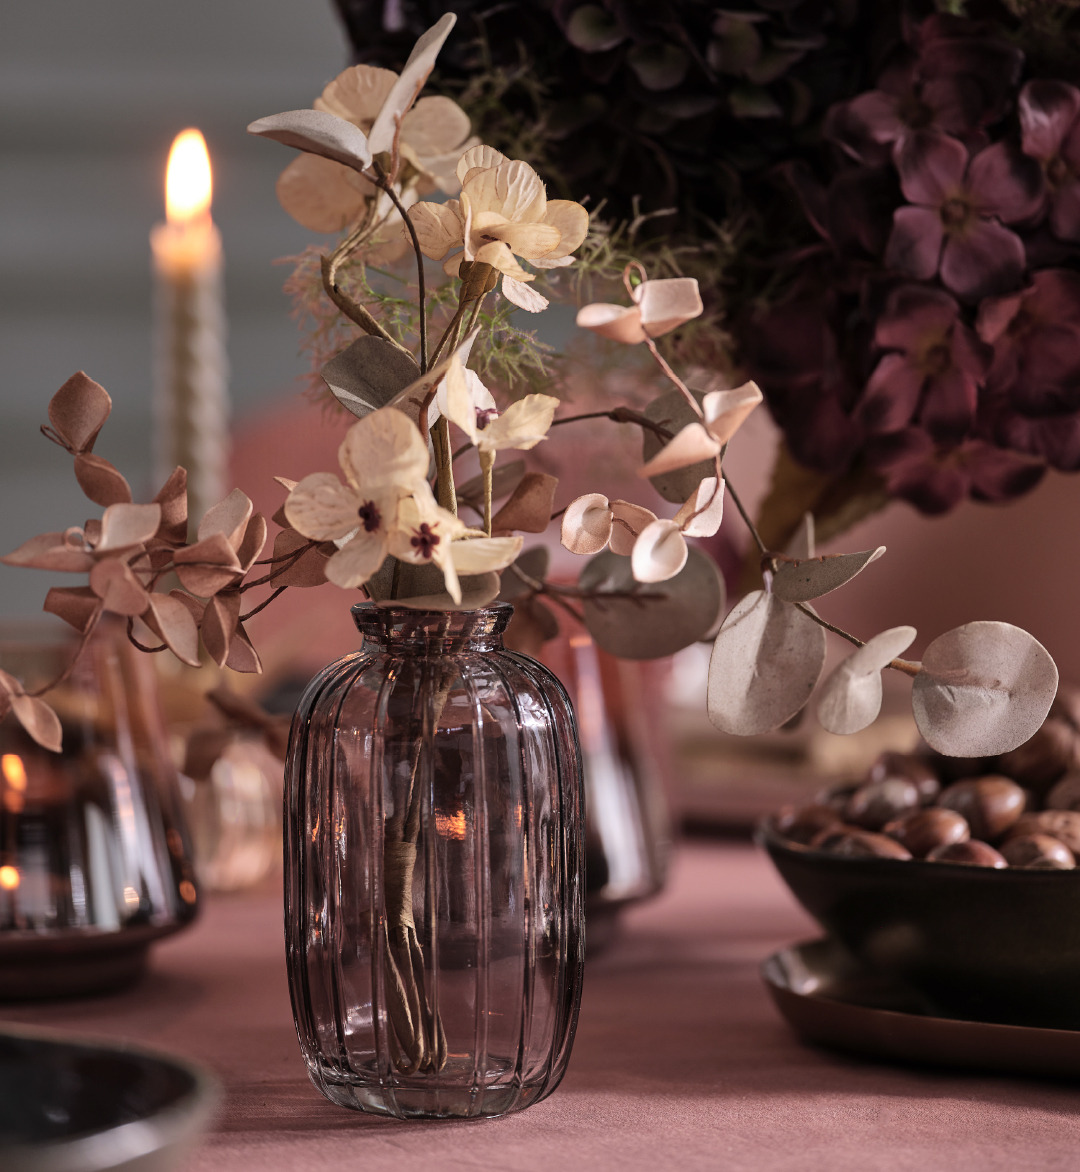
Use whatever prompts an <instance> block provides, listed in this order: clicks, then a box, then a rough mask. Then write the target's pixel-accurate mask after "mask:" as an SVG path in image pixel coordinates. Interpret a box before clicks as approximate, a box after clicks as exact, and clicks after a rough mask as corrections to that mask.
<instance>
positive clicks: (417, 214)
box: [409, 199, 465, 260]
mask: <svg viewBox="0 0 1080 1172" xmlns="http://www.w3.org/2000/svg"><path fill="white" fill-rule="evenodd" d="M409 219H410V220H411V221H412V226H413V227H414V228H415V229H416V239H417V240H418V241H419V242H420V251H421V252H422V253H423V254H424V256H430V257H431V259H432V260H442V258H443V257H444V256H446V254H447V253H448V252H449V251H450V250H451V249H452V248H460V247H461V246H462V245H463V244H464V243H465V223H464V220H463V219H462V216H461V209H460V205H459V203H458V201H457V200H456V199H448V200H447V201H446V203H429V202H427V201H424V202H422V203H418V204H414V205H413V206H412V208H410V210H409Z"/></svg>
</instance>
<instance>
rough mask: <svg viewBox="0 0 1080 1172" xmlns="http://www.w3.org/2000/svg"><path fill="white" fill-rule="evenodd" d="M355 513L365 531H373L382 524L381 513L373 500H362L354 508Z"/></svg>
mask: <svg viewBox="0 0 1080 1172" xmlns="http://www.w3.org/2000/svg"><path fill="white" fill-rule="evenodd" d="M356 515H357V516H358V517H359V518H360V520H361V521H362V522H363V524H364V532H365V533H374V532H375V530H376V529H378V528H379V526H380V525H381V524H382V513H381V512H380V511H379V506H378V505H377V504H376V503H375V502H374V501H364V503H363V504H362V505H361V506H360V508H358V509H357V510H356Z"/></svg>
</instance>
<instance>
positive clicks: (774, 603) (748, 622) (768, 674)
mask: <svg viewBox="0 0 1080 1172" xmlns="http://www.w3.org/2000/svg"><path fill="white" fill-rule="evenodd" d="M824 664H825V630H824V628H823V627H820V626H818V624H817V623H815V622H814V620H813V619H811V618H809V617H808V616H807V615H805V614H803V612H802V611H800V610H798V609H797V608H796V607H794V606H791V605H790V604H789V603H786V602H783V601H781V600H780V599H779V598H777V597H776V596H775V595H773V594H766V593H765V592H764V591H762V590H755V591H753V592H752V593H750V594H748V595H747V596H746V597H745V598H744V599H743V600H742V601H741V602H740V603H739V604H738V605H737V606H736V607H735V608H734V609H733V610H732V611H731V613H730V614H729V615H728V617H727V618H726V619H725V620H724V624H723V626H722V627H721V628H720V633H719V634H718V635H717V636H716V642H715V643H714V644H713V651H712V658H711V659H710V661H709V685H708V694H707V705H708V711H709V719H710V720H711V721H712V723H713V724H714V725H715V726H716V727H717V728H718V729H720V730H721V731H722V732H727V733H734V734H735V735H737V736H753V735H755V734H757V733H763V732H768V731H770V730H771V729H775V728H779V727H780V725H782V724H784V723H786V722H787V721H788V720H790V719H791V718H792V717H793V716H794V715H795V714H796V713H797V712H799V711H800V710H801V709H802V707H803V705H804V704H805V703H806V701H807V700H809V699H810V694H811V693H812V692H813V690H814V686H815V685H816V684H817V681H818V677H819V676H820V675H821V669H822V667H823V666H824Z"/></svg>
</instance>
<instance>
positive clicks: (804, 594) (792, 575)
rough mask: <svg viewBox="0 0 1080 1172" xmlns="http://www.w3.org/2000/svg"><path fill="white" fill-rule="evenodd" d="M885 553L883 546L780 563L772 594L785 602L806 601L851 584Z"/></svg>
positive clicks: (774, 576)
mask: <svg viewBox="0 0 1080 1172" xmlns="http://www.w3.org/2000/svg"><path fill="white" fill-rule="evenodd" d="M884 552H885V546H883V545H879V546H878V547H877V549H864V550H863V551H862V552H861V553H840V554H825V555H824V556H823V557H819V558H812V559H811V560H810V561H798V562H782V563H781V564H780V567H779V569H778V570H777V571H776V573H775V574H774V575H773V585H772V591H773V594H775V595H776V597H777V598H780V599H783V601H784V602H809V601H810V599H812V598H820V597H821V596H822V595H823V594H828V593H829V591H830V590H835V589H836V588H837V587H838V586H843V585H844V584H845V583H846V582H850V581H851V579H852V578H854V577H855V575H856V574H859V573H861V572H862V571H863V570H864V569H865V568H866V567H867V566H868V565H869V564H870V563H871V562H876V561H877V559H878V558H879V557H881V555H882V554H883V553H884Z"/></svg>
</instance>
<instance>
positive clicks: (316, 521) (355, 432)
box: [285, 408, 430, 588]
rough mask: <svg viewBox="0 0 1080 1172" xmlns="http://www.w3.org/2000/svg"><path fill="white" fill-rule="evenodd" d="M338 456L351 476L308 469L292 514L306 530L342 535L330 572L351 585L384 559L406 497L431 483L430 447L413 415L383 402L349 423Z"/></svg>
mask: <svg viewBox="0 0 1080 1172" xmlns="http://www.w3.org/2000/svg"><path fill="white" fill-rule="evenodd" d="M338 460H339V462H340V464H341V469H342V471H343V472H344V473H345V479H346V483H345V484H342V483H341V481H340V480H339V479H338V478H337V477H336V476H335V475H333V473H330V472H315V473H312V475H310V476H305V477H304V479H303V480H301V481H300V483H299V484H297V485H296V487H295V488H294V489H293V490H292V491H291V492H290V493H289V496H288V499H287V500H286V502H285V516H286V519H287V520H288V522H289V524H290V525H292V527H293V528H294V529H296V530H297V532H299V533H302V534H303V535H304V536H305V537H308V538H311V539H312V540H315V541H334V542H337V543H340V548H339V549H338V551H337V553H335V554H333V555H332V556H331V558H330V560H329V561H328V562H327V563H326V571H325V572H326V577H327V578H328V580H329V581H331V582H333V583H335V584H336V585H338V586H343V587H346V588H348V587H353V586H362V585H363V584H364V583H365V582H366V581H367V580H368V579H369V578H370V577H371V576H372V574H374V573H375V572H376V571H377V570H378V568H379V567H380V566H381V565H382V563H383V560H384V559H385V558H386V555H387V553H388V552H390V546H391V542H392V539H393V537H394V535H395V534H396V533H397V531H398V529H399V527H400V525H401V524H402V523H403V521H402V518H401V514H402V513H403V511H404V501H405V500H406V498H408V497H410V495H411V494H413V493H416V492H422V491H423V490H424V489H427V487H428V486H427V481H426V480H425V479H424V478H425V476H426V475H427V468H428V451H427V445H426V444H425V443H424V441H423V439H422V438H421V437H420V432H419V431H418V430H417V428H416V427H415V426H414V425H413V423H412V421H411V420H410V419H409V418H408V416H406V415H404V414H402V412H400V411H397V410H395V409H394V408H384V409H382V410H380V411H373V412H372V413H371V414H370V415H366V416H364V418H363V419H360V420H358V421H357V422H356V423H354V424H353V425H352V427H351V428H349V431H348V432H347V433H346V436H345V439H344V440H343V441H342V444H341V447H340V449H339V450H338ZM428 491H429V492H430V490H428Z"/></svg>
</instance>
